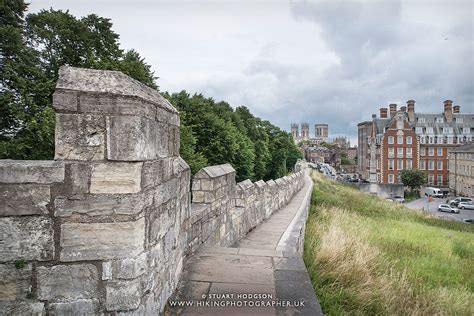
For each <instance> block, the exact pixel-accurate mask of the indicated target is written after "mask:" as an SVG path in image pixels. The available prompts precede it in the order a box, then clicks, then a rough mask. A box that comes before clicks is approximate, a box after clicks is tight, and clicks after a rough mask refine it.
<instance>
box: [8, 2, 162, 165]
mask: <svg viewBox="0 0 474 316" xmlns="http://www.w3.org/2000/svg"><path fill="white" fill-rule="evenodd" d="M26 9H27V5H26V4H25V2H24V1H23V0H6V1H4V2H3V4H2V6H0V19H1V24H0V49H1V54H0V67H1V71H0V80H1V81H0V92H1V94H0V112H1V116H0V158H12V159H52V157H53V153H54V113H53V111H52V109H51V102H52V93H53V90H54V86H55V84H56V80H57V76H58V70H59V67H60V66H61V65H65V64H68V65H71V66H77V67H85V68H96V69H110V70H120V71H122V72H124V73H126V74H128V75H129V76H131V77H133V78H135V79H137V80H139V81H141V82H143V83H145V84H147V85H148V86H150V87H153V88H157V86H156V84H155V77H154V75H153V72H151V70H150V66H149V65H147V64H146V63H145V62H144V61H143V58H141V57H140V55H139V54H138V53H137V52H135V51H133V50H131V51H123V50H122V49H120V47H119V41H118V40H119V35H118V34H116V33H115V32H114V31H112V23H111V22H110V20H109V19H106V18H102V17H99V16H97V15H95V14H90V15H88V16H86V17H83V18H80V19H78V18H76V17H74V16H73V15H71V14H70V13H69V12H67V11H66V12H64V11H60V10H53V9H50V10H42V11H40V12H38V13H32V14H28V15H27V16H26V17H25V11H26Z"/></svg>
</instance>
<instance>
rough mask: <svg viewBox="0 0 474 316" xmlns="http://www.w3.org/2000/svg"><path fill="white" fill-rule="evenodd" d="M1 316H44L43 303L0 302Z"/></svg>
mask: <svg viewBox="0 0 474 316" xmlns="http://www.w3.org/2000/svg"><path fill="white" fill-rule="evenodd" d="M0 311H1V313H2V315H45V309H44V303H41V302H35V301H20V302H18V301H17V302H6V301H5V302H2V301H0Z"/></svg>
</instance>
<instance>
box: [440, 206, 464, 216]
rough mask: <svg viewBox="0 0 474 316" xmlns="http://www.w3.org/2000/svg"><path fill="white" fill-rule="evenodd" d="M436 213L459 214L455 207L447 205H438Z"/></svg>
mask: <svg viewBox="0 0 474 316" xmlns="http://www.w3.org/2000/svg"><path fill="white" fill-rule="evenodd" d="M438 212H448V213H458V214H459V209H458V208H457V207H455V206H451V205H448V204H440V205H439V206H438Z"/></svg>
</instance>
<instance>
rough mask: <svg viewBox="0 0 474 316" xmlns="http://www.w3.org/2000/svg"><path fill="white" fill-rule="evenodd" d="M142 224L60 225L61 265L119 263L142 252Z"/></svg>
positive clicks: (143, 237) (143, 223)
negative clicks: (96, 261) (118, 260)
mask: <svg viewBox="0 0 474 316" xmlns="http://www.w3.org/2000/svg"><path fill="white" fill-rule="evenodd" d="M144 240H145V220H144V219H143V218H142V219H139V220H137V221H134V222H114V223H64V224H62V225H61V239H60V244H61V253H60V258H61V259H60V260H61V261H80V260H103V259H120V258H126V257H130V256H136V255H138V254H139V253H140V252H142V251H143V246H144Z"/></svg>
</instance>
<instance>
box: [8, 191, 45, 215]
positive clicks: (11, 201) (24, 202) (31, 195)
mask: <svg viewBox="0 0 474 316" xmlns="http://www.w3.org/2000/svg"><path fill="white" fill-rule="evenodd" d="M49 202H50V187H49V185H42V184H18V185H0V216H20V215H46V214H48V209H47V208H46V205H48V204H49Z"/></svg>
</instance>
